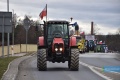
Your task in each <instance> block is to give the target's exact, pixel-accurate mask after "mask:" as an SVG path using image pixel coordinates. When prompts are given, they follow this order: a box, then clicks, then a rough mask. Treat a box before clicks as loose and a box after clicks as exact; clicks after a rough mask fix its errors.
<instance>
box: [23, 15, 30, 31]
mask: <svg viewBox="0 0 120 80" xmlns="http://www.w3.org/2000/svg"><path fill="white" fill-rule="evenodd" d="M23 22H24V23H23V25H24V28H25V29H26V30H28V29H29V28H30V19H29V18H28V17H27V16H26V18H25V19H24V21H23Z"/></svg>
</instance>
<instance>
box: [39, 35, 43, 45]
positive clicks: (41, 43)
mask: <svg viewBox="0 0 120 80" xmlns="http://www.w3.org/2000/svg"><path fill="white" fill-rule="evenodd" d="M38 45H39V46H44V37H43V36H42V37H39V42H38Z"/></svg>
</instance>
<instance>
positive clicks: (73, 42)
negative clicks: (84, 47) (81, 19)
mask: <svg viewBox="0 0 120 80" xmlns="http://www.w3.org/2000/svg"><path fill="white" fill-rule="evenodd" d="M70 46H77V44H76V37H74V36H72V37H70Z"/></svg>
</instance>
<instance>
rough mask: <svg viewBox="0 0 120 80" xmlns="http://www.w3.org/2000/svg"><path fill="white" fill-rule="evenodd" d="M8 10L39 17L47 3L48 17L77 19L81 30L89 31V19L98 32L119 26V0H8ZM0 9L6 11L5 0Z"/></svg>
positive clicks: (113, 30) (111, 31) (0, 2)
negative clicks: (98, 29)
mask: <svg viewBox="0 0 120 80" xmlns="http://www.w3.org/2000/svg"><path fill="white" fill-rule="evenodd" d="M9 3H10V4H9V6H10V8H9V10H10V11H12V9H14V12H15V13H16V14H17V15H18V16H24V15H25V14H28V15H31V16H32V17H33V18H37V19H39V13H40V12H41V11H42V10H43V8H44V7H45V5H46V4H47V5H48V8H47V9H48V19H49V20H50V19H65V20H70V17H73V22H75V21H77V22H78V23H79V26H80V27H81V28H82V31H85V32H87V33H89V32H90V25H91V21H93V22H94V24H95V26H96V27H99V28H100V31H99V32H100V33H103V34H107V33H115V32H116V30H117V29H118V28H120V0H9ZM0 11H7V0H0Z"/></svg>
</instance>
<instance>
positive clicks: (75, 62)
mask: <svg viewBox="0 0 120 80" xmlns="http://www.w3.org/2000/svg"><path fill="white" fill-rule="evenodd" d="M68 64H69V65H70V66H69V67H70V70H72V71H78V70H79V51H78V49H71V57H70V61H68Z"/></svg>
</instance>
